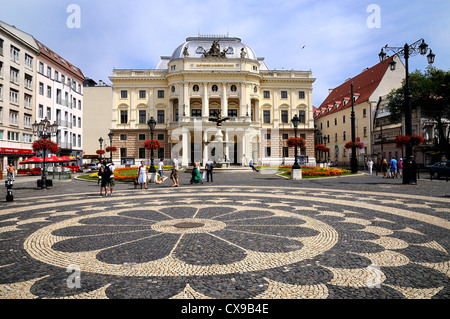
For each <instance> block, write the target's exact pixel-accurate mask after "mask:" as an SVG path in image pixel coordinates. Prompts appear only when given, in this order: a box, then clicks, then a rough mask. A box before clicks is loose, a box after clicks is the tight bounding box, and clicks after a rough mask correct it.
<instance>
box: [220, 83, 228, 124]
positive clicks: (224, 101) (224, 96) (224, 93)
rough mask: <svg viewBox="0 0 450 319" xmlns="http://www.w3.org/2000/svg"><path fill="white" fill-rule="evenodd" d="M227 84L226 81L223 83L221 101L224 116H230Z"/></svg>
mask: <svg viewBox="0 0 450 319" xmlns="http://www.w3.org/2000/svg"><path fill="white" fill-rule="evenodd" d="M227 102H228V101H227V86H226V84H225V83H223V84H222V99H221V101H220V108H221V110H222V111H221V113H222V117H226V116H228V103H227Z"/></svg>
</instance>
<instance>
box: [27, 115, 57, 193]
mask: <svg viewBox="0 0 450 319" xmlns="http://www.w3.org/2000/svg"><path fill="white" fill-rule="evenodd" d="M31 127H32V129H33V135H35V136H36V137H37V138H38V139H51V138H52V136H53V135H55V134H56V132H57V131H58V124H57V123H56V121H55V122H53V124H50V121H49V120H47V118H45V119H43V120H41V122H39V123H37V122H36V121H35V122H34V124H32V125H31ZM43 145H44V146H43V148H42V159H43V163H42V165H43V166H42V174H41V188H44V187H45V188H47V169H46V167H45V152H46V150H47V148H46V147H45V144H43ZM38 186H39V181H38Z"/></svg>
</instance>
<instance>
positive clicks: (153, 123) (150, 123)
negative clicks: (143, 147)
mask: <svg viewBox="0 0 450 319" xmlns="http://www.w3.org/2000/svg"><path fill="white" fill-rule="evenodd" d="M147 125H148V127H149V128H150V140H153V130H154V129H155V126H156V121H155V119H154V118H153V116H152V117H151V118H150V119H149V120H148V122H147ZM153 159H154V158H153V148H152V149H151V150H150V170H149V172H150V173H156V169H155V164H154V163H153Z"/></svg>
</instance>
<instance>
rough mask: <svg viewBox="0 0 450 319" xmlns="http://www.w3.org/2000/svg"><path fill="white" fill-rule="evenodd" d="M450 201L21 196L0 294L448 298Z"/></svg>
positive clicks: (13, 210) (0, 226)
mask: <svg viewBox="0 0 450 319" xmlns="http://www.w3.org/2000/svg"><path fill="white" fill-rule="evenodd" d="M199 189H201V191H200V192H199ZM355 198H358V199H356V200H355ZM361 198H363V200H362V199H361ZM30 202H32V203H33V205H29V203H30ZM449 204H450V200H449V199H446V198H431V197H424V196H422V197H421V196H416V197H415V198H410V197H408V196H406V195H401V194H396V195H395V196H391V195H387V194H383V193H376V192H372V193H363V192H353V193H349V192H348V191H345V192H344V191H339V190H327V191H326V192H322V191H320V190H319V191H318V190H317V189H301V188H300V189H299V188H296V189H293V188H280V187H278V188H271V187H259V188H253V187H252V188H250V187H220V186H219V187H217V186H216V187H209V188H206V187H205V188H201V187H196V188H177V189H176V190H174V189H171V188H166V189H157V190H152V191H141V192H139V191H136V190H134V191H129V190H124V191H120V190H118V191H117V192H116V193H115V196H113V197H106V198H105V197H92V196H91V195H90V194H83V193H82V194H73V195H59V196H53V197H51V198H50V197H39V198H29V199H27V201H25V200H22V201H21V200H17V201H15V202H14V203H11V204H10V205H8V207H7V208H5V209H2V211H1V212H0V248H1V250H0V257H1V258H0V269H1V270H2V271H1V273H0V298H9V297H13V298H37V297H41V298H63V297H67V296H72V297H73V298H239V299H244V298H271V299H272V298H285V299H292V298H448V297H449V291H450V285H449V275H450V255H449V253H448V249H449V247H450V244H449V239H448V231H449V229H450V223H449V218H448V216H449V215H448V214H449V213H450V210H449V208H448V207H449ZM71 269H78V270H79V275H80V277H79V278H80V282H79V285H75V288H74V285H70V283H69V281H68V280H69V278H70V274H71V271H70V270H71ZM49 287H52V288H51V289H49Z"/></svg>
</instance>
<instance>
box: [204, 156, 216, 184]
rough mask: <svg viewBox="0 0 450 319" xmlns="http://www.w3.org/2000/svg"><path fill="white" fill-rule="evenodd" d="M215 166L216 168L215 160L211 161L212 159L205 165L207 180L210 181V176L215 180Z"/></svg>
mask: <svg viewBox="0 0 450 319" xmlns="http://www.w3.org/2000/svg"><path fill="white" fill-rule="evenodd" d="M213 168H214V163H213V161H211V159H209V160H208V161H207V162H206V165H205V169H206V181H207V182H209V178H210V177H211V182H212V181H213Z"/></svg>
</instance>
